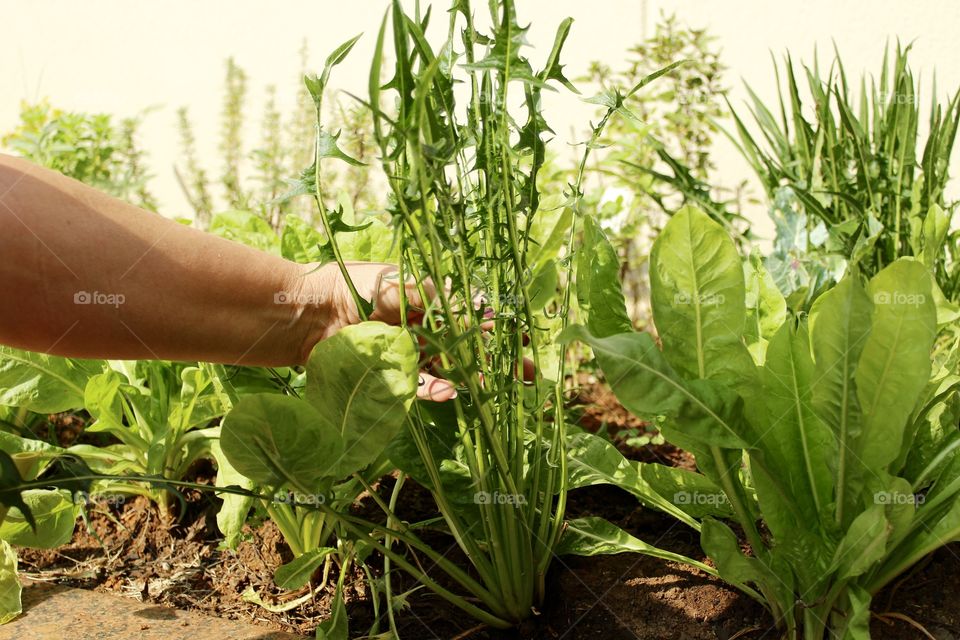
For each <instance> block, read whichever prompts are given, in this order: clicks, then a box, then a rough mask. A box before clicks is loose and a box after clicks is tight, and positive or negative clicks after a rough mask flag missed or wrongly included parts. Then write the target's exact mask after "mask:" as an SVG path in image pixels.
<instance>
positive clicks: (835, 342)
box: [810, 275, 872, 523]
mask: <svg viewBox="0 0 960 640" xmlns="http://www.w3.org/2000/svg"><path fill="white" fill-rule="evenodd" d="M871 310H872V303H871V302H870V298H869V297H868V296H867V294H866V292H865V291H864V290H863V287H862V286H860V283H859V282H857V279H856V276H854V275H850V276H847V277H846V278H844V279H843V280H841V281H840V283H839V284H837V285H836V286H835V287H833V288H832V289H831V290H829V291H827V292H826V293H824V294H823V295H822V296H820V298H818V299H817V302H816V304H815V305H814V308H813V310H812V313H811V317H812V320H811V323H812V324H811V326H810V336H811V342H812V343H813V355H814V361H815V366H814V377H815V379H816V384H814V386H813V408H814V410H815V411H816V413H817V416H819V418H820V420H821V421H822V422H823V423H824V424H825V425H826V426H827V427H828V428H829V429H830V430H831V431H832V432H833V435H834V438H835V439H836V442H837V453H836V455H835V458H834V459H835V462H834V463H833V464H831V465H830V469H832V470H833V473H834V477H835V481H834V486H835V487H836V489H837V496H836V501H837V507H836V516H837V520H838V521H839V522H840V523H849V521H850V520H851V519H852V518H851V517H850V514H849V513H848V512H847V509H846V502H847V497H846V495H845V493H846V491H845V490H844V488H845V487H847V486H848V483H849V478H850V475H851V466H852V465H853V460H854V457H853V456H854V454H853V452H852V445H853V442H854V438H855V437H856V436H857V435H858V433H859V428H860V405H859V402H858V400H857V393H856V381H855V379H854V375H855V371H856V367H857V362H858V361H859V359H860V353H861V352H862V351H863V346H864V344H865V343H866V340H867V336H868V335H869V332H870V316H871Z"/></svg>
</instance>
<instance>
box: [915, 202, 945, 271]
mask: <svg viewBox="0 0 960 640" xmlns="http://www.w3.org/2000/svg"><path fill="white" fill-rule="evenodd" d="M948 231H950V217H949V216H947V214H946V213H944V212H943V209H941V208H940V207H939V206H938V205H937V204H932V205H930V208H929V209H928V210H927V215H926V216H924V218H923V252H922V253H921V254H920V260H921V262H923V264H924V265H926V267H927V268H928V269H935V268H936V266H937V263H938V262H939V261H940V260H941V259H942V256H943V243H944V241H945V240H946V239H947V232H948Z"/></svg>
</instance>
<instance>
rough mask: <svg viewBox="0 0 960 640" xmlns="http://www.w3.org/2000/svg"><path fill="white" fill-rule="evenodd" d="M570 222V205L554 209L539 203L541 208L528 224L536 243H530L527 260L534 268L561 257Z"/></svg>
mask: <svg viewBox="0 0 960 640" xmlns="http://www.w3.org/2000/svg"><path fill="white" fill-rule="evenodd" d="M545 200H546V198H545ZM572 224H573V209H571V208H570V207H563V206H559V205H558V208H556V209H546V208H545V204H541V210H540V211H539V212H538V213H537V215H536V217H534V219H533V222H532V223H531V226H530V239H531V241H532V242H535V243H536V244H535V245H531V246H530V248H529V249H528V253H527V260H529V261H530V264H531V265H532V267H533V269H534V270H537V269H539V268H540V266H541V265H543V263H545V262H547V261H548V260H557V259H558V258H560V257H561V252H562V251H563V249H564V248H565V247H566V246H567V243H568V240H569V235H570V227H571V226H572Z"/></svg>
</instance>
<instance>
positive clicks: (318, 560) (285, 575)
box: [273, 547, 336, 589]
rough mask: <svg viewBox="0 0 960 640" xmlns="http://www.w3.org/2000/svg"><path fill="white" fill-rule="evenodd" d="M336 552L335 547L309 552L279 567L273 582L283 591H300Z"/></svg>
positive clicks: (274, 574) (319, 548)
mask: <svg viewBox="0 0 960 640" xmlns="http://www.w3.org/2000/svg"><path fill="white" fill-rule="evenodd" d="M334 551H336V549H334V548H333V547H318V548H316V549H311V550H310V551H307V552H306V553H304V554H303V555H302V556H300V557H299V558H294V559H293V560H291V561H290V562H288V563H286V564H284V565H281V566H279V567H277V570H276V571H274V573H273V581H274V582H275V583H276V584H277V586H278V587H280V588H281V589H299V588H300V587H302V586H303V585H305V584H307V583H308V582H309V581H310V576H312V575H313V572H314V571H316V570H317V569H318V568H319V567H320V565H322V564H323V561H324V560H325V559H326V557H327V556H328V555H330V554H331V553H333V552H334Z"/></svg>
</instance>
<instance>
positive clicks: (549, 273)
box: [525, 260, 559, 312]
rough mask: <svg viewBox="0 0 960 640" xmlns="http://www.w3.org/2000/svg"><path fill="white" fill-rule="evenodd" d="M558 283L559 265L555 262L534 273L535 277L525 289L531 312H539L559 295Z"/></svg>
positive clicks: (548, 262) (545, 264)
mask: <svg viewBox="0 0 960 640" xmlns="http://www.w3.org/2000/svg"><path fill="white" fill-rule="evenodd" d="M558 283H559V274H558V273H557V265H556V263H555V262H554V261H553V260H548V261H547V262H545V263H543V266H541V267H540V268H539V269H537V271H536V272H534V274H533V277H532V278H531V279H530V282H529V283H528V284H527V285H526V287H525V288H526V295H527V300H528V302H529V305H530V310H531V311H533V312H537V311H540V310H542V309H543V308H544V307H545V306H547V304H548V303H549V302H550V300H552V299H553V298H554V297H555V296H556V295H557V284H558Z"/></svg>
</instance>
